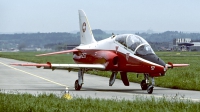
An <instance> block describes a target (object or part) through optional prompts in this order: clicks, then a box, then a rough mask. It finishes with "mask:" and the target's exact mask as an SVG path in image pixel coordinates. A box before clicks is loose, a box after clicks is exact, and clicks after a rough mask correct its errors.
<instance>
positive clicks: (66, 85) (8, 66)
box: [0, 62, 68, 88]
mask: <svg viewBox="0 0 200 112" xmlns="http://www.w3.org/2000/svg"><path fill="white" fill-rule="evenodd" d="M0 63H1V64H2V65H5V66H7V67H9V68H12V69H14V70H17V71H20V72H23V73H26V74H28V75H31V76H34V77H37V78H40V79H43V80H46V81H48V82H51V83H54V84H56V85H59V86H64V87H66V88H68V86H67V85H64V84H60V83H58V82H54V81H52V80H49V79H46V78H44V77H40V76H38V75H35V74H32V73H29V72H26V71H23V70H20V69H17V68H15V67H12V66H9V65H7V64H5V63H2V62H0Z"/></svg>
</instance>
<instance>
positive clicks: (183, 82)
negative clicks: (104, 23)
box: [0, 52, 200, 90]
mask: <svg viewBox="0 0 200 112" xmlns="http://www.w3.org/2000/svg"><path fill="white" fill-rule="evenodd" d="M41 53H44V52H0V57H4V58H13V59H17V60H24V61H30V62H36V63H46V62H47V61H50V62H52V63H74V62H73V60H72V55H71V54H62V55H53V56H42V57H36V56H35V55H37V54H41ZM156 54H157V55H158V56H159V57H160V58H161V59H163V60H164V61H165V62H166V63H167V62H172V63H188V64H190V66H188V67H181V68H174V69H169V70H168V71H167V73H166V76H164V77H158V78H155V81H156V86H160V87H167V88H176V89H187V90H200V86H199V85H200V80H199V79H200V65H199V60H200V52H156ZM88 73H91V74H95V75H101V76H105V77H110V75H111V72H109V71H90V72H88ZM128 77H129V81H131V82H137V83H140V82H141V80H142V79H143V74H141V75H139V77H138V78H137V77H136V74H135V73H129V75H128ZM117 78H119V79H120V75H119V74H118V75H117Z"/></svg>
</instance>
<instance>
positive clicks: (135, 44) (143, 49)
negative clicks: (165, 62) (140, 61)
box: [115, 34, 155, 55]
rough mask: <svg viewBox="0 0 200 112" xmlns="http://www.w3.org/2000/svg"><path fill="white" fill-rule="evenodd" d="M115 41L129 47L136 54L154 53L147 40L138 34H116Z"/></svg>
mask: <svg viewBox="0 0 200 112" xmlns="http://www.w3.org/2000/svg"><path fill="white" fill-rule="evenodd" d="M115 41H117V42H118V43H120V44H121V45H123V46H124V47H125V48H128V49H130V50H131V51H133V52H134V53H135V54H136V55H147V54H155V53H154V51H153V49H152V48H151V46H150V45H149V44H148V42H147V41H146V40H144V39H143V38H142V37H140V36H138V35H133V34H123V35H116V37H115Z"/></svg>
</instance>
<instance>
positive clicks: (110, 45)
mask: <svg viewBox="0 0 200 112" xmlns="http://www.w3.org/2000/svg"><path fill="white" fill-rule="evenodd" d="M76 49H77V50H79V51H80V52H76V53H74V54H73V59H74V61H75V62H76V63H79V64H80V63H81V64H104V65H105V66H106V69H105V70H110V71H123V72H124V71H125V72H135V73H148V74H149V75H151V76H154V77H156V76H163V75H164V74H165V71H166V69H165V65H166V64H165V63H164V61H163V60H162V59H160V58H159V57H158V56H157V55H156V54H155V53H154V51H153V50H152V48H151V47H150V45H149V44H148V42H146V41H145V40H144V39H143V38H142V37H140V36H137V35H133V34H123V35H117V36H112V37H109V38H107V39H104V40H101V41H98V42H95V43H92V44H88V45H80V46H78V47H76Z"/></svg>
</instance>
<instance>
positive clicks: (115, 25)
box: [0, 0, 200, 33]
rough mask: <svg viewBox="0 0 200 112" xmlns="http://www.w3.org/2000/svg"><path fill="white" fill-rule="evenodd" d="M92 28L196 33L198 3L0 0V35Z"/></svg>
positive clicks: (199, 24)
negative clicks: (82, 21) (84, 21)
mask: <svg viewBox="0 0 200 112" xmlns="http://www.w3.org/2000/svg"><path fill="white" fill-rule="evenodd" d="M79 9H83V10H84V11H85V13H86V15H87V17H88V20H89V22H90V26H91V28H92V29H102V30H136V31H139V30H148V29H151V30H153V31H159V32H164V31H187V32H200V0H165V1H164V0H0V33H17V32H25V33H26V32H71V31H78V30H79V24H78V20H79V19H78V10H79Z"/></svg>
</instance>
